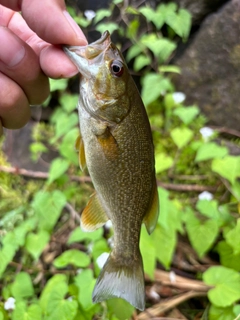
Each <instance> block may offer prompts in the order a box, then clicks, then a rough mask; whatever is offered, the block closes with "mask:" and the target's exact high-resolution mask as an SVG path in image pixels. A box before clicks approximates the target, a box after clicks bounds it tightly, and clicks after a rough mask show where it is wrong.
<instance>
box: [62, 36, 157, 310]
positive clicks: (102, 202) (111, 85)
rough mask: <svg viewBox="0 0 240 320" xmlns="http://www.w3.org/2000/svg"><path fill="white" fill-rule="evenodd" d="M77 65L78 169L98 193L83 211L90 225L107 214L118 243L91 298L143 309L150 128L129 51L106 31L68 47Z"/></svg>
mask: <svg viewBox="0 0 240 320" xmlns="http://www.w3.org/2000/svg"><path fill="white" fill-rule="evenodd" d="M64 51H65V52H66V54H67V55H68V56H69V58H70V59H71V60H72V61H73V63H74V64H75V65H76V66H77V68H78V70H79V72H80V74H81V75H80V96H79V104H78V112H79V121H80V136H81V138H80V139H79V140H77V143H76V145H77V147H78V149H79V162H80V167H81V169H84V167H85V166H87V168H88V171H89V174H90V176H91V178H92V182H93V185H94V187H95V190H96V192H95V193H94V194H93V195H92V196H91V198H90V200H89V202H88V204H87V206H86V208H85V209H84V210H83V212H82V215H81V227H82V229H83V230H85V231H93V230H95V229H97V228H99V227H101V226H103V225H104V224H105V223H106V222H107V221H108V220H109V219H110V220H111V221H112V225H113V230H114V247H113V250H112V252H111V254H110V255H109V258H108V260H107V261H106V263H105V265H104V267H103V269H102V270H101V273H100V275H99V277H98V279H97V282H96V285H95V288H94V291H93V302H101V301H104V300H107V299H110V298H113V297H120V298H123V299H125V300H127V301H128V302H129V303H131V304H132V305H133V306H134V307H136V308H137V309H139V310H144V308H145V286H144V273H143V263H142V257H141V253H140V250H139V238H140V231H141V224H142V222H144V224H145V226H146V228H147V231H148V233H149V234H150V233H151V232H152V231H153V230H154V228H155V225H156V223H157V220H158V212H159V203H158V193H157V184H156V177H155V166H154V149H153V142H152V134H151V128H150V124H149V120H148V117H147V114H146V111H145V107H144V105H143V102H142V100H141V97H140V94H139V92H138V89H137V87H136V85H135V83H134V81H133V79H132V77H131V75H130V74H129V71H128V68H127V65H126V63H125V61H124V58H123V56H122V54H121V53H120V51H119V50H118V49H117V47H116V46H115V45H114V44H113V43H112V42H111V38H110V34H109V32H108V31H106V32H105V33H104V34H103V35H102V37H101V38H100V39H99V40H97V41H95V42H93V43H91V44H89V45H87V46H64Z"/></svg>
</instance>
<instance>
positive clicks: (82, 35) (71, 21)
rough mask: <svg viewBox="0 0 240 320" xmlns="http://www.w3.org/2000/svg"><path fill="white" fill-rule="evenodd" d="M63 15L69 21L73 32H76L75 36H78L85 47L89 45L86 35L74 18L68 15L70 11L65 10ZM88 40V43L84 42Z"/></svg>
mask: <svg viewBox="0 0 240 320" xmlns="http://www.w3.org/2000/svg"><path fill="white" fill-rule="evenodd" d="M63 14H64V16H65V18H66V19H67V21H68V23H69V24H70V26H71V27H72V29H73V31H74V32H75V34H76V35H77V37H78V38H79V39H81V40H82V42H83V44H82V45H85V44H87V39H86V37H85V35H84V33H83V32H82V30H81V29H80V27H79V26H78V24H77V23H76V22H75V21H74V20H73V18H72V17H71V16H70V14H69V13H68V11H66V10H64V11H63ZM84 40H86V41H84Z"/></svg>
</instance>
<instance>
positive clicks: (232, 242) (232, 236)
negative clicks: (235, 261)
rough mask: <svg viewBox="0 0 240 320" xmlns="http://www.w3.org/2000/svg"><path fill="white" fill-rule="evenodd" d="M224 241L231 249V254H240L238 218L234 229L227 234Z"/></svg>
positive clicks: (239, 225)
mask: <svg viewBox="0 0 240 320" xmlns="http://www.w3.org/2000/svg"><path fill="white" fill-rule="evenodd" d="M225 239H226V242H227V244H228V245H229V246H231V247H232V248H233V254H235V255H238V254H240V218H239V219H238V220H237V225H236V226H235V228H233V229H231V230H230V231H228V232H227V234H226V235H225Z"/></svg>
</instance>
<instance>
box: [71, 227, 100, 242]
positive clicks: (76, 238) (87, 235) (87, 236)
mask: <svg viewBox="0 0 240 320" xmlns="http://www.w3.org/2000/svg"><path fill="white" fill-rule="evenodd" d="M102 234H103V229H102V228H100V229H97V230H95V231H93V232H84V231H82V230H81V228H79V227H77V228H76V229H74V230H73V231H72V233H71V234H70V236H69V238H68V241H67V243H68V244H71V243H74V242H81V241H85V240H88V241H96V240H99V239H101V238H102Z"/></svg>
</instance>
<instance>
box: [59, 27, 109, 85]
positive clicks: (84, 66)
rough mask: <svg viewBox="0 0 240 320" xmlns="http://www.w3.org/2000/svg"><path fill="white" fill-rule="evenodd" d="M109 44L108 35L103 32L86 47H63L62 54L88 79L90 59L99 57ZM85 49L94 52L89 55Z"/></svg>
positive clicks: (106, 32)
mask: <svg viewBox="0 0 240 320" xmlns="http://www.w3.org/2000/svg"><path fill="white" fill-rule="evenodd" d="M110 43H111V39H110V33H109V32H108V31H105V32H104V33H103V34H102V36H101V38H100V39H98V40H96V41H95V42H93V43H91V44H89V45H86V46H68V45H65V46H63V50H64V52H65V53H66V54H67V56H68V57H69V58H70V60H71V61H72V62H73V63H74V64H75V65H76V67H77V68H78V70H79V72H80V73H81V74H82V75H83V76H84V77H86V78H87V79H89V78H90V76H91V74H90V70H89V64H91V59H94V58H95V59H96V58H97V57H98V56H100V55H101V54H102V53H103V52H104V51H106V49H107V48H108V47H109V45H110ZM87 48H94V49H95V50H96V52H95V53H93V54H92V55H91V53H90V54H89V53H87Z"/></svg>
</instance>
